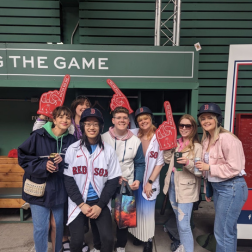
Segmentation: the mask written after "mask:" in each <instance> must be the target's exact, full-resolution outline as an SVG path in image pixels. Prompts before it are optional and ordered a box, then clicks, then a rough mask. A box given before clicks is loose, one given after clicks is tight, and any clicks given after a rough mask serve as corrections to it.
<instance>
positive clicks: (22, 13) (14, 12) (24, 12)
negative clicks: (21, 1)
mask: <svg viewBox="0 0 252 252" xmlns="http://www.w3.org/2000/svg"><path fill="white" fill-rule="evenodd" d="M0 16H3V17H5V16H8V17H59V16H60V12H59V10H58V9H45V10H43V9H33V10H30V9H14V8H12V9H8V8H4V9H3V8H2V9H1V8H0Z"/></svg>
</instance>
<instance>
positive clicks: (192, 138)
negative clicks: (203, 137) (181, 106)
mask: <svg viewBox="0 0 252 252" xmlns="http://www.w3.org/2000/svg"><path fill="white" fill-rule="evenodd" d="M183 119H187V120H189V121H190V123H191V124H192V131H191V133H190V135H189V136H188V138H189V144H188V145H187V146H185V147H184V148H183V149H182V151H181V152H186V151H188V150H189V154H188V156H189V155H192V156H194V144H195V143H199V136H198V132H197V131H198V126H197V122H196V120H195V119H194V117H193V116H191V115H189V114H185V115H183V116H181V117H180V119H179V122H178V124H180V122H181V121H182V120H183Z"/></svg>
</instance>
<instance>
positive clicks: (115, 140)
mask: <svg viewBox="0 0 252 252" xmlns="http://www.w3.org/2000/svg"><path fill="white" fill-rule="evenodd" d="M126 144H127V139H126V140H125V146H124V152H123V158H122V162H124V156H125V153H126ZM115 151H116V137H115Z"/></svg>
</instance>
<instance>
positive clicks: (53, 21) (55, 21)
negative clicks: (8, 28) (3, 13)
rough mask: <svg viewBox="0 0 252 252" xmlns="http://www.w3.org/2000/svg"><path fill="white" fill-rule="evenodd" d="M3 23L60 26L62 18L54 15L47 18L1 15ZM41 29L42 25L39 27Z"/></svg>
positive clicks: (0, 21) (0, 19)
mask: <svg viewBox="0 0 252 252" xmlns="http://www.w3.org/2000/svg"><path fill="white" fill-rule="evenodd" d="M0 23H1V25H17V24H19V25H29V26H45V25H51V26H59V25H60V19H59V18H53V17H47V18H46V17H45V18H37V17H36V18H34V17H33V18H27V17H0ZM39 29H40V27H39Z"/></svg>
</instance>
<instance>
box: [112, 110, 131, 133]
mask: <svg viewBox="0 0 252 252" xmlns="http://www.w3.org/2000/svg"><path fill="white" fill-rule="evenodd" d="M112 123H113V124H114V127H115V130H116V131H120V132H124V131H125V133H126V131H127V128H128V125H129V116H128V115H127V114H125V113H116V114H115V115H114V117H113V118H112Z"/></svg>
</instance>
